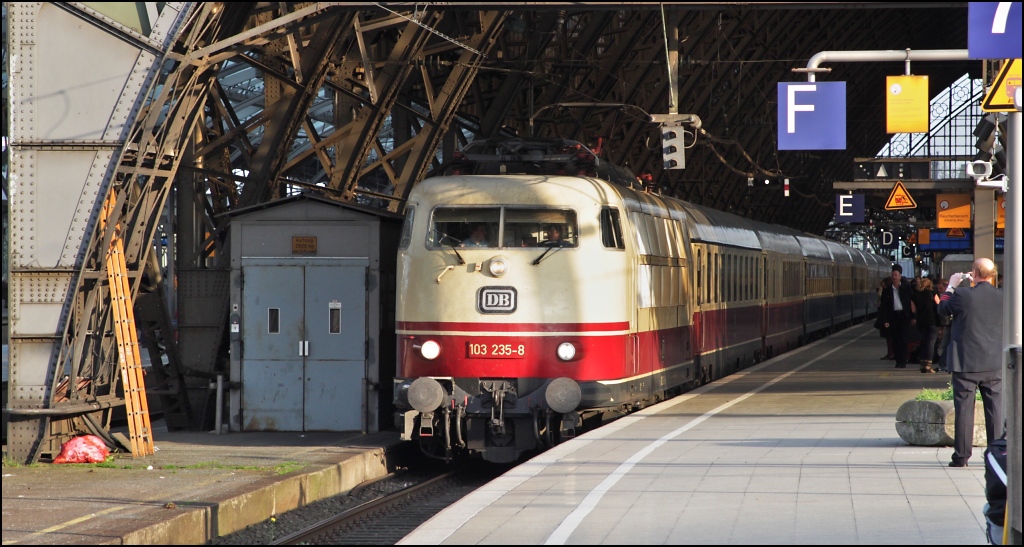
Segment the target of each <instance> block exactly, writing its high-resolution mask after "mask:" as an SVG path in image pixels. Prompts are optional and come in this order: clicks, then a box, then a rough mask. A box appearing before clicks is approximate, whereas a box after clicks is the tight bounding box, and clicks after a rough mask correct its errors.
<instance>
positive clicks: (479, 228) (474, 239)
mask: <svg viewBox="0 0 1024 547" xmlns="http://www.w3.org/2000/svg"><path fill="white" fill-rule="evenodd" d="M490 246H491V244H490V243H488V242H487V226H484V224H483V223H478V224H474V225H473V231H472V232H470V233H469V237H467V238H466V239H463V240H462V243H460V244H459V247H490Z"/></svg>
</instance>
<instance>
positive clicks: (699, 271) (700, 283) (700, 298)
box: [694, 249, 704, 305]
mask: <svg viewBox="0 0 1024 547" xmlns="http://www.w3.org/2000/svg"><path fill="white" fill-rule="evenodd" d="M703 273H704V265H703V264H702V263H701V261H700V249H697V275H695V276H694V278H695V279H696V280H697V305H700V304H702V303H703V302H704V293H703V290H704V283H703V280H702V279H701V275H702V274H703Z"/></svg>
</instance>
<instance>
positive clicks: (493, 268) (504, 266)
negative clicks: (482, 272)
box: [487, 256, 508, 277]
mask: <svg viewBox="0 0 1024 547" xmlns="http://www.w3.org/2000/svg"><path fill="white" fill-rule="evenodd" d="M487 271H489V272H491V275H493V276H494V277H501V276H503V275H505V272H507V271H508V261H507V260H505V257H503V256H496V257H494V258H492V259H491V261H490V262H489V263H488V264H487Z"/></svg>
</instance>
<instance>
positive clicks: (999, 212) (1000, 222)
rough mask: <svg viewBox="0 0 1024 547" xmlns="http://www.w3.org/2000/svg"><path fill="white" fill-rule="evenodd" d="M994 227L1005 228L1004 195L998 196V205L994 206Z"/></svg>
mask: <svg viewBox="0 0 1024 547" xmlns="http://www.w3.org/2000/svg"><path fill="white" fill-rule="evenodd" d="M996 228H997V229H1002V230H1005V229H1006V197H1005V196H999V207H997V208H996Z"/></svg>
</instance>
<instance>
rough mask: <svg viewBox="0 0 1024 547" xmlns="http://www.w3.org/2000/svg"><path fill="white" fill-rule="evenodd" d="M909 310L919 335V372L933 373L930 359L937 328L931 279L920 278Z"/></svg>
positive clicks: (933, 350)
mask: <svg viewBox="0 0 1024 547" xmlns="http://www.w3.org/2000/svg"><path fill="white" fill-rule="evenodd" d="M910 310H911V311H912V312H913V313H914V318H915V319H916V321H917V331H918V332H919V333H920V334H921V346H920V349H919V350H918V359H919V362H920V364H921V372H922V373H930V372H935V369H933V368H932V358H933V357H934V353H935V339H936V338H937V337H938V336H939V327H938V325H937V324H936V305H935V291H934V290H932V280H931V279H928V278H927V277H922V278H921V280H920V281H918V282H917V285H916V286H915V288H914V295H913V297H911V300H910Z"/></svg>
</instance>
